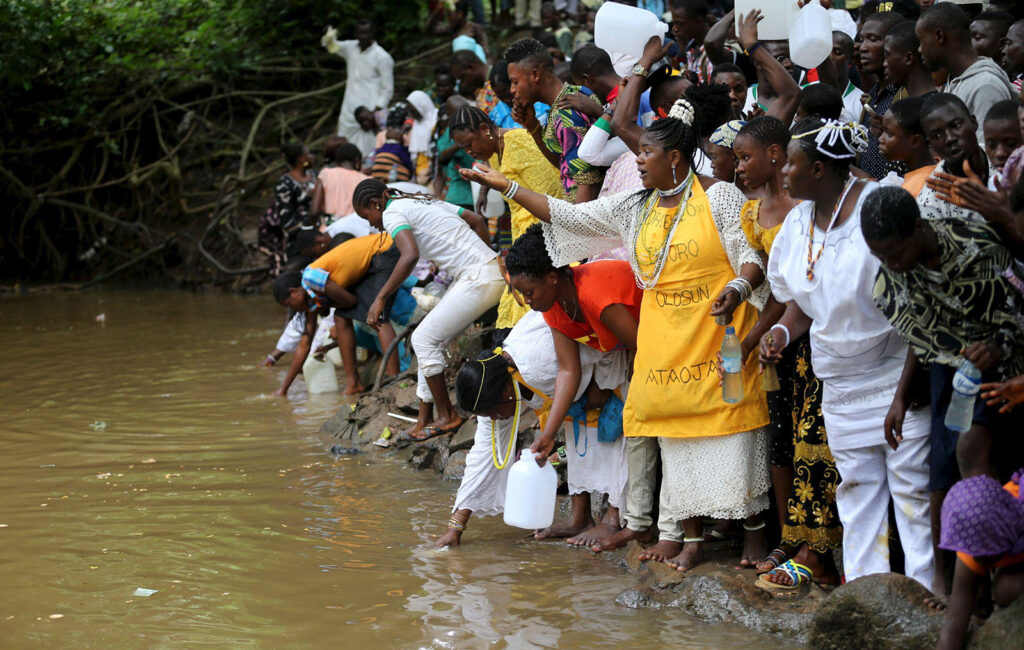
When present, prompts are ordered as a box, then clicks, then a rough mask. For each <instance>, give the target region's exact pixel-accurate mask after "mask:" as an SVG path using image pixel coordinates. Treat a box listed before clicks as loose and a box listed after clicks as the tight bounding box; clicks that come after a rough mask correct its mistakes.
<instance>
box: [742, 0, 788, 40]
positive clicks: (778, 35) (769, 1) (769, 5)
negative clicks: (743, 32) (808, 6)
mask: <svg viewBox="0 0 1024 650" xmlns="http://www.w3.org/2000/svg"><path fill="white" fill-rule="evenodd" d="M735 9H736V21H735V22H736V36H737V37H739V35H740V17H741V16H746V15H747V14H749V13H750V12H751V11H754V10H755V9H760V10H761V16H763V20H761V22H759V23H758V24H757V37H758V38H759V39H760V40H762V41H784V40H786V39H788V38H789V28H790V26H791V25H792V24H793V21H794V20H795V19H796V15H797V14H798V13H799V12H800V7H799V5H797V3H796V0H736V4H735Z"/></svg>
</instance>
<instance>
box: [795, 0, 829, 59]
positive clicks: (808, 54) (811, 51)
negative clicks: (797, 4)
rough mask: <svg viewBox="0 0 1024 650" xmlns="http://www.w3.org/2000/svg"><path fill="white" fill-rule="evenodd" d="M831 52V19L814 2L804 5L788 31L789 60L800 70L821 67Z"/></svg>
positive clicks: (813, 0) (826, 12)
mask: <svg viewBox="0 0 1024 650" xmlns="http://www.w3.org/2000/svg"><path fill="white" fill-rule="evenodd" d="M831 52H832V19H831V18H829V15H828V11H826V10H825V8H824V7H822V6H821V5H820V4H818V3H817V2H816V1H815V0H812V1H811V2H808V3H807V4H806V5H804V7H803V9H801V10H800V12H799V13H797V15H796V18H794V19H793V25H792V27H790V29H789V58H790V60H791V61H793V63H795V64H797V65H798V66H800V67H801V68H806V69H808V70H809V69H811V68H816V67H818V66H819V65H821V62H822V61H824V60H825V57H827V56H828V55H829V53H831Z"/></svg>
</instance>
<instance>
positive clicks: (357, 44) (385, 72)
mask: <svg viewBox="0 0 1024 650" xmlns="http://www.w3.org/2000/svg"><path fill="white" fill-rule="evenodd" d="M375 31H376V30H375V28H374V25H373V22H372V21H370V20H368V19H365V18H364V19H362V20H360V21H358V22H357V23H356V28H355V38H354V39H352V40H347V41H339V40H338V39H337V32H335V30H334V28H333V27H329V28H328V29H327V33H326V34H324V37H323V38H322V39H320V43H321V44H322V45H323V46H324V47H325V48H327V51H328V52H330V53H331V54H337V55H338V56H340V57H342V58H343V59H345V71H346V75H347V78H348V83H346V84H345V98H344V99H343V100H342V102H341V113H340V114H339V115H338V135H340V136H343V137H345V138H348V140H349V142H351V143H352V144H354V145H356V146H357V147H359V151H361V152H362V153H363V154H364V155H365V154H366V153H367V152H370V151H373V150H374V149H375V145H376V135H377V134H376V133H374V132H372V131H367V130H364V129H363V127H362V126H360V124H359V122H358V121H357V120H356V109H358V108H360V107H365V108H367V109H369V110H370V111H376V110H379V109H382V108H385V107H387V105H388V104H389V103H391V96H392V95H393V94H394V90H395V81H394V76H393V69H394V66H395V62H394V60H393V59H392V58H391V55H390V54H388V53H387V51H386V50H385V49H384V48H382V47H381V46H380V45H378V44H377V42H376V41H375V40H374V36H375Z"/></svg>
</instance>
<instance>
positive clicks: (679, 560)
mask: <svg viewBox="0 0 1024 650" xmlns="http://www.w3.org/2000/svg"><path fill="white" fill-rule="evenodd" d="M703 559H704V544H702V543H700V542H688V543H686V544H683V550H682V551H681V552H680V553H679V555H676V556H675V557H673V558H669V559H668V560H665V564H667V565H669V566H670V567H672V568H674V569H675V570H676V571H683V572H686V571H689V570H690V569H692V568H693V567H695V566H697V565H698V564H700V563H701V561H703Z"/></svg>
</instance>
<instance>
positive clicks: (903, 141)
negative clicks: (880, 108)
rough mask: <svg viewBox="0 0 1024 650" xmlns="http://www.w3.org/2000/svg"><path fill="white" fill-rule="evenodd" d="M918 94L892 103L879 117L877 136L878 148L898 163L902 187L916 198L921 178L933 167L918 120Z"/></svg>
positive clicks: (929, 173) (928, 173) (920, 99)
mask: <svg viewBox="0 0 1024 650" xmlns="http://www.w3.org/2000/svg"><path fill="white" fill-rule="evenodd" d="M922 104H924V99H923V98H921V97H908V98H907V99H901V100H899V101H897V102H894V103H893V105H892V106H890V107H889V110H887V111H886V112H885V115H884V116H882V134H881V135H880V136H878V150H879V151H880V152H881V153H882V155H883V156H885V159H886V160H888V161H890V162H898V163H902V164H903V165H904V166H905V167H906V169H907V172H906V173H905V174H904V175H903V182H902V186H903V189H905V190H907V191H908V192H910V194H911V195H912V196H913V197H914V198H917V195H918V194H920V193H921V188H922V187H924V182H925V179H927V178H928V177H929V176H931V173H932V171H933V170H934V169H935V160H934V159H933V158H932V154H931V151H930V149H929V148H928V140H927V138H925V136H924V130H923V129H922V128H921V122H920V120H919V119H918V117H919V116H920V114H921V105H922Z"/></svg>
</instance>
